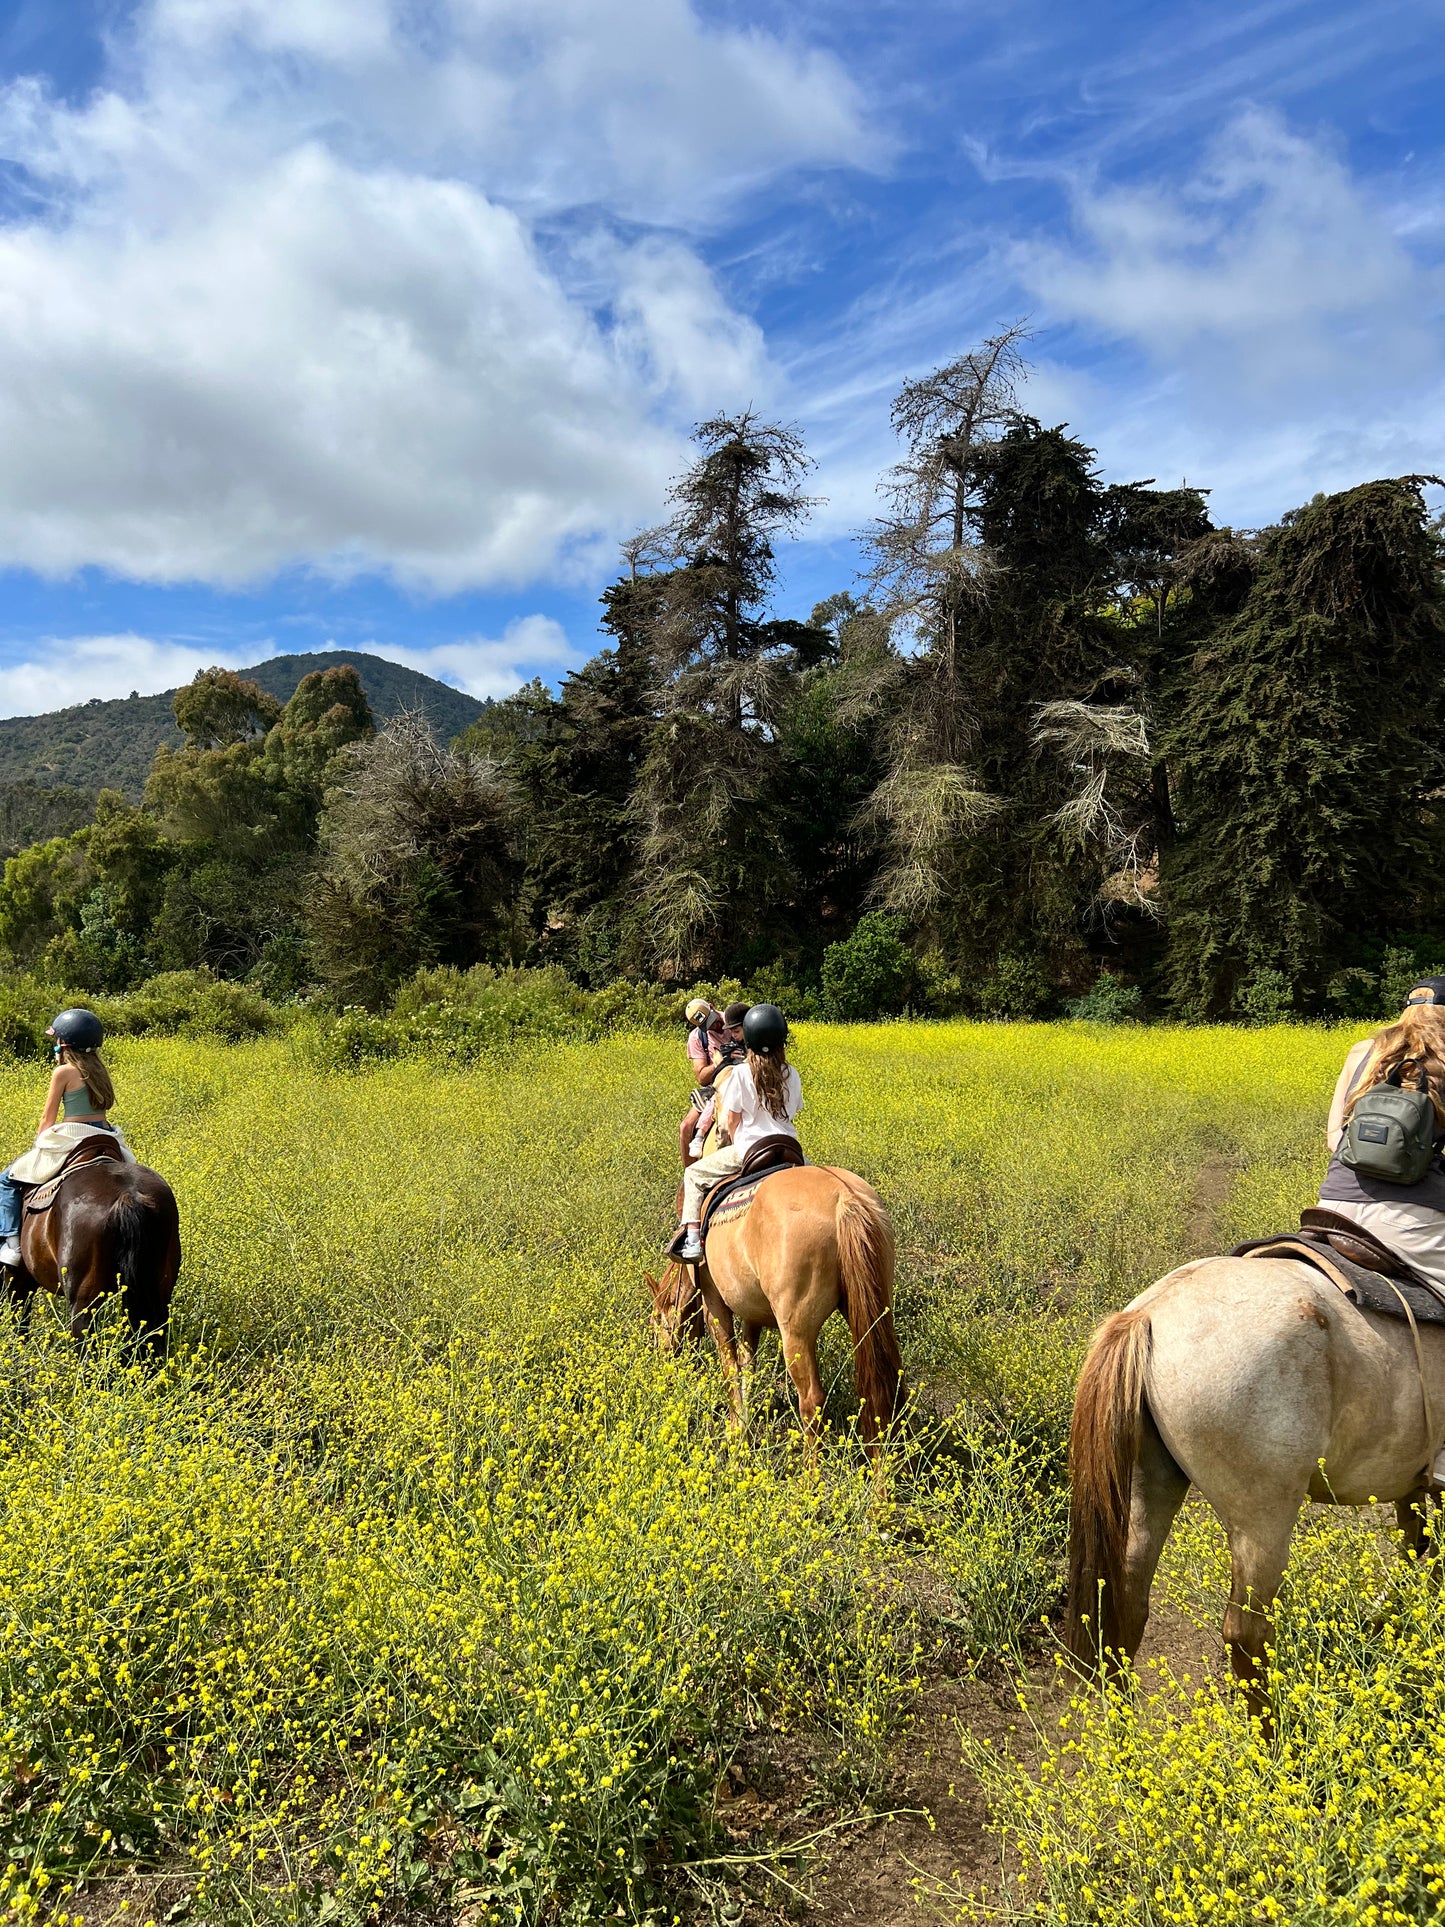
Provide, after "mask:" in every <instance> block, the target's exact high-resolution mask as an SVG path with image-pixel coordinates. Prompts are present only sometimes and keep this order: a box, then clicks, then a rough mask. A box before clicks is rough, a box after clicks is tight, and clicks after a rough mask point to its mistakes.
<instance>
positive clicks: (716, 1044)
mask: <svg viewBox="0 0 1445 1927" xmlns="http://www.w3.org/2000/svg"><path fill="white" fill-rule="evenodd" d="M686 1016H687V1023H688V1031H687V1058H688V1062H689V1063H690V1064H691V1066H692V1072H693V1090H692V1097H691V1098H690V1099H689V1104H688V1112H687V1115H686V1117H684V1118H683V1120H682V1126H681V1130H680V1133H679V1138H680V1144H681V1149H682V1162H683V1166H684V1168H686V1166H687V1165H689V1164H690V1163H692V1161H693V1159H694V1158H695V1157H696V1156H698V1155H699V1154H700V1149H701V1147H699V1150H698V1151H694V1150H693V1148H692V1145H693V1139H694V1137H695V1136H696V1135H701V1136H703V1137H706V1135H707V1131H708V1129H710V1128H711V1125H712V1111H713V1091H712V1081H713V1079H714V1078H715V1077H716V1076H717V1074H718V1071H719V1069H720V1068H721V1066H722V1048H723V1039H724V1036H725V1027H724V1024H723V1019H722V1012H721V1011H720V1010H714V1009H713V1007H712V1005H711V1004H710V1003H709V1002H708V1000H707V998H706V997H694V998H693V1000H692V1002H691V1003H690V1004H689V1005H688V1007H687V1011H686ZM704 1117H706V1118H707V1125H706V1126H704V1125H703V1123H702V1120H703V1118H704Z"/></svg>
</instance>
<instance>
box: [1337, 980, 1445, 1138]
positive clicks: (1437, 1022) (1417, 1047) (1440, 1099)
mask: <svg viewBox="0 0 1445 1927" xmlns="http://www.w3.org/2000/svg"><path fill="white" fill-rule="evenodd" d="M1397 1073H1398V1075H1399V1080H1400V1082H1401V1083H1402V1084H1404V1085H1405V1086H1406V1088H1407V1089H1411V1088H1413V1089H1417V1090H1418V1089H1419V1087H1420V1080H1421V1074H1422V1073H1423V1074H1424V1080H1425V1084H1426V1087H1427V1088H1428V1089H1429V1092H1430V1101H1431V1103H1432V1104H1433V1105H1434V1106H1435V1121H1436V1123H1437V1124H1438V1125H1439V1126H1440V1127H1441V1129H1442V1130H1445V1006H1442V1005H1437V1004H1411V1005H1409V1006H1408V1007H1407V1008H1406V1010H1405V1011H1404V1012H1403V1013H1402V1015H1401V1016H1400V1017H1399V1018H1398V1019H1397V1020H1396V1021H1395V1022H1394V1023H1393V1024H1386V1026H1385V1028H1384V1029H1383V1030H1382V1031H1380V1032H1379V1033H1378V1034H1377V1035H1376V1037H1375V1039H1374V1041H1373V1043H1372V1044H1371V1045H1370V1052H1369V1055H1368V1057H1366V1059H1365V1067H1364V1071H1363V1074H1362V1075H1361V1076H1360V1077H1359V1078H1358V1079H1357V1081H1356V1084H1355V1088H1354V1089H1353V1090H1352V1091H1351V1092H1350V1095H1349V1100H1348V1102H1347V1103H1346V1105H1345V1121H1346V1122H1347V1123H1348V1121H1349V1116H1350V1113H1351V1111H1353V1110H1354V1108H1355V1106H1356V1104H1357V1103H1358V1102H1359V1100H1360V1099H1361V1098H1362V1097H1363V1096H1364V1094H1365V1092H1366V1091H1368V1090H1371V1089H1373V1087H1374V1086H1375V1085H1376V1084H1383V1083H1384V1082H1385V1080H1386V1078H1388V1077H1393V1076H1395V1075H1396V1074H1397Z"/></svg>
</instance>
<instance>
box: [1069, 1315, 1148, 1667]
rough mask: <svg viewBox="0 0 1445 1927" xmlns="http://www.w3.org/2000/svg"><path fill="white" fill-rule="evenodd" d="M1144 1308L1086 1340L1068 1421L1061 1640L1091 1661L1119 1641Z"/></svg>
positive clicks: (1140, 1401) (1140, 1400) (1144, 1352)
mask: <svg viewBox="0 0 1445 1927" xmlns="http://www.w3.org/2000/svg"><path fill="white" fill-rule="evenodd" d="M1150 1343H1151V1334H1150V1329H1149V1314H1148V1312H1147V1311H1144V1310H1143V1309H1140V1310H1138V1311H1119V1312H1115V1314H1114V1316H1113V1317H1112V1318H1110V1319H1109V1320H1108V1321H1107V1323H1105V1324H1104V1325H1103V1326H1102V1327H1101V1328H1100V1330H1099V1332H1098V1335H1097V1336H1096V1337H1095V1339H1094V1342H1093V1344H1092V1345H1091V1346H1090V1347H1089V1354H1088V1357H1087V1358H1086V1359H1085V1360H1084V1369H1083V1371H1082V1372H1080V1374H1079V1389H1078V1391H1077V1392H1076V1393H1075V1394H1074V1418H1073V1423H1072V1425H1071V1426H1070V1428H1069V1480H1070V1503H1069V1608H1068V1623H1067V1628H1066V1633H1065V1637H1066V1641H1067V1644H1068V1649H1069V1652H1070V1653H1071V1654H1072V1656H1073V1657H1074V1659H1075V1660H1077V1661H1078V1662H1079V1663H1080V1664H1081V1665H1084V1666H1086V1667H1089V1668H1093V1667H1096V1666H1097V1665H1098V1663H1099V1660H1100V1656H1101V1653H1102V1651H1103V1650H1104V1649H1106V1648H1111V1649H1113V1650H1115V1651H1117V1650H1118V1649H1119V1646H1120V1643H1121V1641H1120V1633H1121V1628H1122V1619H1121V1612H1122V1606H1123V1599H1124V1583H1125V1562H1126V1559H1127V1555H1128V1548H1129V1507H1130V1501H1131V1498H1132V1495H1133V1486H1134V1465H1135V1461H1136V1460H1137V1458H1138V1455H1139V1435H1140V1426H1141V1422H1142V1417H1143V1412H1144V1406H1145V1394H1144V1377H1145V1373H1146V1371H1147V1370H1148V1365H1149V1350H1150Z"/></svg>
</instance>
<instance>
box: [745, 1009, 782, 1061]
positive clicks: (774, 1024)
mask: <svg viewBox="0 0 1445 1927" xmlns="http://www.w3.org/2000/svg"><path fill="white" fill-rule="evenodd" d="M787 1041H788V1020H787V1018H786V1017H785V1016H784V1015H783V1013H782V1012H781V1011H780V1010H779V1009H778V1007H777V1005H776V1004H754V1005H753V1007H752V1009H751V1010H750V1011H749V1012H748V1014H747V1016H746V1017H744V1019H743V1042H744V1043H745V1044H746V1045H747V1047H748V1049H749V1050H756V1051H764V1052H766V1051H770V1050H781V1049H782V1048H783V1046H784V1044H786V1043H787Z"/></svg>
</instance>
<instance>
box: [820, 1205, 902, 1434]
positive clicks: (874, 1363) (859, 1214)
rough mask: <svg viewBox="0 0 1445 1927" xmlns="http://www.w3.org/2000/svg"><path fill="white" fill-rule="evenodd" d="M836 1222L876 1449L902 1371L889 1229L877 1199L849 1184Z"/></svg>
mask: <svg viewBox="0 0 1445 1927" xmlns="http://www.w3.org/2000/svg"><path fill="white" fill-rule="evenodd" d="M835 1223H836V1226H837V1238H838V1271H839V1276H840V1280H841V1283H842V1288H843V1309H844V1311H845V1312H846V1313H847V1317H848V1330H849V1331H850V1332H851V1333H852V1335H853V1380H854V1383H855V1384H856V1386H857V1388H858V1406H859V1417H860V1420H861V1422H862V1426H863V1436H864V1438H865V1439H866V1440H867V1441H868V1443H869V1445H874V1444H876V1442H877V1441H878V1439H879V1438H880V1437H881V1436H882V1434H883V1433H884V1432H885V1431H887V1429H888V1427H889V1425H890V1424H891V1423H892V1421H893V1413H894V1410H895V1408H896V1406H897V1405H898V1403H899V1394H900V1388H901V1382H902V1373H903V1360H902V1359H901V1358H900V1357H899V1354H898V1334H897V1333H896V1331H895V1330H894V1329H893V1226H892V1224H891V1223H890V1222H889V1219H888V1214H887V1212H885V1211H884V1209H883V1207H882V1205H881V1204H880V1203H879V1202H878V1200H877V1199H876V1198H874V1197H872V1196H871V1195H869V1194H868V1193H867V1192H864V1191H855V1190H854V1189H853V1188H852V1187H851V1186H844V1188H843V1190H842V1192H841V1194H840V1196H839V1198H838V1204H837V1211H836V1217H835Z"/></svg>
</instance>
